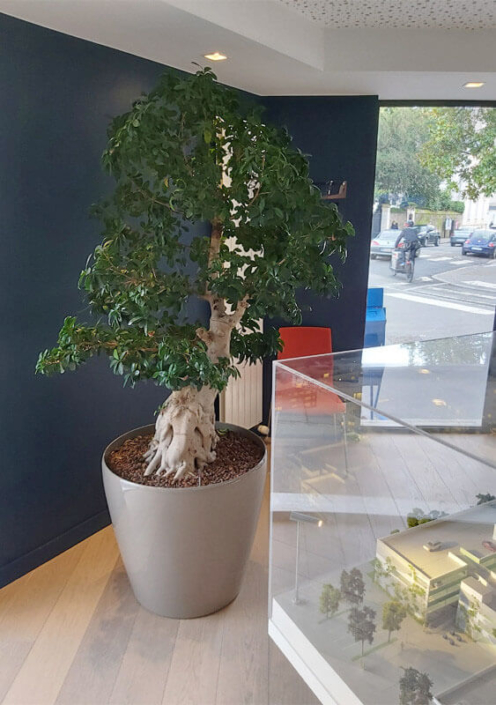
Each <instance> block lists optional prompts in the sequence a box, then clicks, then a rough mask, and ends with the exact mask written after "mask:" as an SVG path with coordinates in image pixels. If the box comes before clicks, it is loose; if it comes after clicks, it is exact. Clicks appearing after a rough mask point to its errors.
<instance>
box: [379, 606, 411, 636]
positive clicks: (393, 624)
mask: <svg viewBox="0 0 496 705" xmlns="http://www.w3.org/2000/svg"><path fill="white" fill-rule="evenodd" d="M405 617H406V607H405V605H404V604H402V603H401V602H399V601H398V600H391V601H390V602H385V603H384V605H383V607H382V628H383V629H386V630H387V632H388V642H389V641H391V632H396V631H398V630H399V629H400V628H401V623H402V622H403V620H404V619H405Z"/></svg>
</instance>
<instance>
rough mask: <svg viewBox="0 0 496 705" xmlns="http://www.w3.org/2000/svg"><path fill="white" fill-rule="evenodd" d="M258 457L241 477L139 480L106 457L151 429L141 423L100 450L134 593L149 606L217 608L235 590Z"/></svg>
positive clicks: (190, 610) (258, 498) (179, 613)
mask: <svg viewBox="0 0 496 705" xmlns="http://www.w3.org/2000/svg"><path fill="white" fill-rule="evenodd" d="M220 426H221V427H222V428H228V429H231V430H234V431H236V432H237V433H241V434H243V435H246V436H250V438H252V439H253V440H254V441H255V442H256V443H257V444H259V445H260V447H261V448H263V451H264V455H263V458H262V460H261V461H260V462H259V463H258V465H256V466H255V467H254V468H253V469H252V470H250V471H249V472H247V473H246V474H245V475H242V476H241V477H239V478H237V479H235V480H231V481H229V482H223V483H219V484H218V485H206V486H205V487H187V488H166V487H148V486H145V485H139V484H136V483H134V482H129V481H128V480H123V479H122V478H120V477H118V476H117V475H115V474H114V473H113V472H112V471H111V470H110V469H109V467H108V466H107V463H106V458H107V457H108V455H109V453H110V452H111V451H112V450H115V448H118V447H119V446H120V445H122V443H123V442H124V441H125V440H127V439H128V438H134V437H135V436H139V435H142V434H147V433H153V431H154V427H153V426H143V427H141V428H136V429H134V431H130V432H129V433H126V434H125V435H123V436H120V437H119V438H117V439H116V440H115V441H114V442H113V443H111V444H110V445H109V446H108V447H107V448H106V449H105V452H104V455H103V460H102V468H103V483H104V487H105V493H106V496H107V502H108V505H109V510H110V516H111V518H112V524H113V527H114V531H115V535H116V538H117V543H118V544H119V549H120V552H121V555H122V559H123V561H124V565H125V568H126V571H127V574H128V576H129V580H130V582H131V586H132V588H133V591H134V594H135V596H136V598H137V599H138V601H139V602H140V603H141V604H142V605H143V607H146V609H148V610H150V611H151V612H155V613H156V614H160V615H162V616H164V617H173V618H178V619H188V618H192V617H202V616H204V615H207V614H210V613H212V612H216V611H217V610H220V609H221V608H222V607H225V606H226V605H228V604H229V603H230V602H232V601H233V600H234V599H235V597H236V596H237V594H238V592H239V590H240V587H241V582H242V579H243V574H244V571H245V568H246V564H247V562H248V558H249V555H250V551H251V547H252V544H253V539H254V537H255V531H256V527H257V522H258V517H259V514H260V507H261V504H262V497H263V491H264V484H265V474H266V466H267V462H266V449H265V444H264V443H263V441H262V440H261V439H260V438H259V437H258V436H256V435H255V434H254V433H252V432H251V431H247V430H245V429H243V428H240V427H238V426H233V425H230V424H220Z"/></svg>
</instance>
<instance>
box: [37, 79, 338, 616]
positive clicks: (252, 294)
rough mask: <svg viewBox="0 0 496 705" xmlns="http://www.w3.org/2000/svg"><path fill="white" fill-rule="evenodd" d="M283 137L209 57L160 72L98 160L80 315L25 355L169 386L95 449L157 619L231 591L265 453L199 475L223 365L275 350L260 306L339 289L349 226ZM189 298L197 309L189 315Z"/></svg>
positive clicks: (282, 310) (57, 366) (137, 578)
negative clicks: (104, 364) (100, 366)
mask: <svg viewBox="0 0 496 705" xmlns="http://www.w3.org/2000/svg"><path fill="white" fill-rule="evenodd" d="M290 142H291V140H290V137H289V136H288V134H287V133H286V132H285V131H283V130H280V129H277V128H275V127H273V126H270V125H268V124H266V123H265V122H264V121H263V119H262V117H261V113H260V111H259V110H258V109H257V108H254V107H253V106H250V105H249V104H246V103H244V102H242V101H241V99H240V97H239V94H238V93H237V92H236V91H234V90H232V89H228V88H225V87H223V86H221V85H219V84H218V83H217V82H216V77H215V75H214V74H213V73H212V71H211V70H210V69H208V68H206V69H202V70H199V71H198V72H197V73H196V74H195V75H192V76H188V77H186V78H184V77H179V76H177V75H174V74H167V75H165V76H164V77H163V78H162V79H161V81H160V82H159V84H158V86H157V87H156V89H154V90H153V91H152V92H151V93H150V94H149V95H144V96H142V97H141V98H139V99H138V100H137V101H136V102H135V103H134V104H133V106H132V109H131V110H130V112H128V113H127V114H125V115H122V116H120V117H117V118H116V119H114V120H113V122H112V123H111V126H110V128H109V142H108V147H107V149H106V150H105V152H104V154H103V158H102V162H103V166H104V168H105V169H106V170H107V171H108V172H109V173H110V174H111V175H112V176H113V177H114V178H115V181H116V186H115V190H114V191H113V193H112V195H111V196H110V197H109V198H108V199H107V200H105V201H104V202H102V203H100V204H99V205H98V206H96V207H95V209H94V210H95V212H96V214H97V215H98V216H99V218H100V219H101V221H102V223H103V241H102V244H101V245H99V246H97V247H96V248H95V251H94V252H93V255H92V257H91V258H90V260H89V261H88V263H87V265H86V267H85V269H84V270H83V271H82V273H81V277H80V282H79V284H80V287H81V288H82V289H83V290H84V292H85V294H86V297H87V299H88V302H89V304H90V309H91V311H92V313H93V314H94V319H93V320H92V321H91V322H89V323H85V322H80V321H79V320H77V319H76V318H74V317H68V318H66V319H65V321H64V324H63V326H62V329H61V331H60V334H59V339H58V346H57V347H56V348H54V349H52V350H46V351H45V352H43V353H41V355H40V357H39V360H38V364H37V371H38V372H41V373H43V374H49V373H52V372H65V371H66V370H73V369H75V368H76V367H78V366H79V365H80V364H82V363H83V362H85V361H86V360H87V359H88V358H90V357H91V356H93V355H97V354H100V353H105V354H106V355H108V356H109V359H110V366H111V368H112V370H113V371H114V372H115V373H116V374H118V375H122V376H123V378H124V383H125V384H130V385H134V384H136V383H137V382H140V381H141V380H153V382H155V383H156V384H158V385H163V386H164V387H167V388H168V389H169V390H171V394H170V396H168V398H167V399H166V401H165V403H164V405H163V406H162V407H161V409H160V411H159V413H158V418H157V421H156V424H155V430H154V432H153V427H149V428H147V427H145V428H142V429H136V430H135V431H132V432H130V433H129V434H126V436H123V437H121V438H119V439H117V441H115V442H114V443H113V444H111V445H110V446H109V448H107V450H106V451H105V454H104V459H103V473H104V485H105V490H106V494H107V499H108V503H109V508H110V513H111V517H112V522H113V524H114V528H115V531H116V535H117V539H118V542H119V546H120V550H121V553H122V556H123V560H124V563H125V566H126V569H127V571H128V574H129V577H130V580H131V583H132V586H133V589H134V591H135V594H136V596H137V598H138V599H139V600H140V602H141V603H142V604H143V605H144V606H145V607H148V608H149V609H151V610H153V611H155V612H158V613H159V614H164V615H167V616H172V617H192V616H199V615H201V614H207V613H208V612H212V611H214V610H216V609H219V608H220V607H222V606H224V605H225V604H227V603H228V602H229V601H231V600H232V599H234V597H235V596H236V594H237V592H238V590H239V587H240V583H241V577H242V574H243V569H244V564H245V563H246V560H247V558H248V555H249V551H250V548H251V543H252V540H253V536H254V531H255V527H256V522H257V519H258V512H259V508H260V503H261V497H262V492H263V484H264V474H265V462H264V459H263V458H258V459H255V461H254V467H253V468H252V469H251V470H250V471H249V472H245V473H244V474H243V475H241V476H240V477H237V478H236V477H233V476H232V475H233V473H232V468H233V467H234V469H236V464H237V458H236V457H232V458H231V459H230V461H229V467H230V468H231V470H230V473H228V474H227V479H226V473H225V468H221V469H220V471H219V473H218V476H217V477H215V472H214V473H213V475H214V477H213V478H212V477H210V478H209V483H210V484H207V482H206V481H205V480H204V476H205V474H206V470H208V468H210V467H211V466H212V463H213V462H214V459H215V455H216V447H218V444H219V443H221V442H222V440H223V439H222V438H221V439H220V440H219V433H222V430H216V426H215V417H214V401H215V399H216V396H217V394H218V393H219V392H220V391H221V390H223V389H224V388H225V386H226V384H227V383H228V380H229V378H230V377H233V376H236V374H237V369H236V367H235V366H234V365H233V360H235V359H238V360H241V361H243V360H248V361H250V362H255V361H257V360H260V359H262V358H264V357H266V356H269V355H273V354H274V353H275V352H276V351H277V350H278V349H279V346H280V344H279V336H278V332H277V330H275V329H273V328H266V329H265V330H264V331H263V332H262V331H261V330H260V323H259V322H260V319H261V318H263V317H264V316H282V317H284V318H286V319H289V320H290V321H292V322H294V323H298V322H299V321H300V311H299V308H298V304H297V301H296V297H295V294H296V290H297V289H298V288H299V287H311V288H312V289H314V290H315V291H316V292H319V293H321V294H326V295H327V294H330V293H332V292H335V291H336V290H337V288H338V284H337V281H336V279H335V276H334V274H333V270H332V266H331V265H330V264H329V262H328V257H329V255H332V254H334V253H337V254H338V255H340V256H341V257H344V256H345V244H346V239H347V237H348V236H349V235H350V234H352V227H351V225H350V224H349V223H347V224H343V223H342V222H341V220H340V218H339V215H338V213H337V210H336V208H335V207H334V206H332V205H331V206H329V205H328V204H324V203H323V202H322V201H321V197H320V192H319V190H318V189H317V188H316V187H315V186H313V185H312V182H311V180H310V178H309V174H308V163H307V160H306V158H305V156H304V155H303V154H302V153H301V152H299V151H298V150H296V149H294V148H292V147H291V144H290ZM195 299H196V300H197V302H200V305H203V306H204V308H205V311H203V312H201V311H200V310H199V309H198V308H197V309H196V312H195V311H194V310H193V309H192V302H194V300H195ZM230 432H233V429H231V431H230ZM147 433H150V434H151V438H150V440H149V442H148V441H146V447H145V451H146V452H145V454H144V456H145V457H144V459H143V449H142V444H143V442H144V441H143V439H146V434H147ZM236 433H238V435H241V436H242V435H243V434H245V435H246V434H247V433H248V432H246V431H243V430H242V429H238V430H237V431H236ZM252 435H253V434H252ZM138 441H139V442H138ZM129 442H131V445H132V444H133V443H132V442H134V445H135V446H136V447H137V448H138V446H140V443H141V450H140V451H139V452H140V458H139V460H140V461H141V464H139V467H140V468H141V471H140V472H138V476H136V473H135V474H134V475H133V477H132V480H130V479H125V478H123V477H121V476H119V475H118V474H117V471H113V470H112V469H110V468H109V463H110V461H111V459H112V457H113V453H114V451H116V449H117V450H118V449H120V448H123V447H124V444H126V443H129ZM252 442H253V443H256V437H255V436H254V438H253V439H252ZM259 443H260V445H262V444H261V441H259ZM126 447H127V446H126ZM264 452H265V449H264V450H263V451H262V450H259V451H258V453H259V456H261V455H262V453H264ZM235 455H236V451H235ZM210 475H212V473H210ZM221 480H224V481H221ZM155 484H159V485H161V486H159V487H155V486H153V485H155ZM188 485H194V486H188Z"/></svg>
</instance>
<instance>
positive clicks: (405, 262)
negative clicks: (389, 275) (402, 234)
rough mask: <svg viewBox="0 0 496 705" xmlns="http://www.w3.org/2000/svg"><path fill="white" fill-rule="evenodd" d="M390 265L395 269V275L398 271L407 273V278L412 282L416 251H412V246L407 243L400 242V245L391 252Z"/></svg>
mask: <svg viewBox="0 0 496 705" xmlns="http://www.w3.org/2000/svg"><path fill="white" fill-rule="evenodd" d="M412 254H413V257H412ZM389 266H390V268H391V269H392V271H393V277H395V276H396V275H397V274H398V273H399V274H405V275H406V280H407V281H408V282H411V281H412V280H413V274H414V272H415V253H412V250H411V248H410V247H405V244H404V243H403V242H400V244H399V245H398V247H396V248H395V249H394V250H393V251H392V253H391V264H390V265H389Z"/></svg>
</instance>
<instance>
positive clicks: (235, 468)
mask: <svg viewBox="0 0 496 705" xmlns="http://www.w3.org/2000/svg"><path fill="white" fill-rule="evenodd" d="M152 438H153V435H152V434H148V435H143V436H135V437H134V438H129V439H128V440H127V441H124V443H123V444H122V445H121V446H120V447H119V448H116V450H113V451H112V452H111V453H110V455H109V457H108V458H107V464H108V466H109V468H110V469H111V470H112V472H114V473H115V474H116V475H118V476H119V477H122V478H123V479H124V480H129V481H130V482H135V483H137V484H140V485H149V486H152V487H197V486H198V485H202V486H204V485H213V484H216V483H219V482H226V481H228V480H234V479H236V478H237V477H240V476H241V475H244V474H245V473H246V472H248V470H251V469H252V468H253V467H255V465H257V463H258V462H260V460H261V459H262V455H263V451H262V449H261V448H260V447H259V446H258V445H257V444H256V443H254V442H253V441H252V440H251V439H250V438H247V437H246V436H242V435H240V434H238V433H235V432H233V431H227V433H222V434H219V438H218V441H217V445H216V447H215V453H216V458H215V460H214V461H213V462H212V463H209V464H208V465H206V466H205V467H204V468H203V470H202V471H201V473H200V474H198V473H195V474H194V475H191V474H190V475H187V476H186V477H183V478H182V479H180V480H178V481H175V480H174V475H173V474H171V475H169V476H168V477H165V475H163V474H162V475H156V474H153V475H149V476H148V477H145V474H144V473H145V468H146V465H147V463H146V460H145V459H144V457H143V456H144V454H145V453H146V451H147V450H148V446H149V445H150V441H151V440H152Z"/></svg>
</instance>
